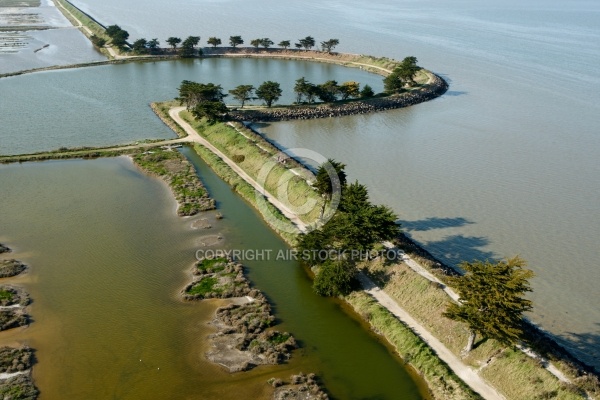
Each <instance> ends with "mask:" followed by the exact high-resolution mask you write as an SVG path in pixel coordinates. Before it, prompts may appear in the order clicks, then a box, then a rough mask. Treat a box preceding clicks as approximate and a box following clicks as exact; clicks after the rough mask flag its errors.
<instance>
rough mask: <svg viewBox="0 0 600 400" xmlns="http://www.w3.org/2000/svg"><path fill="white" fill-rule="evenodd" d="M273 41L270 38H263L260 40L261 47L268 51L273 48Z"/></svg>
mask: <svg viewBox="0 0 600 400" xmlns="http://www.w3.org/2000/svg"><path fill="white" fill-rule="evenodd" d="M273 44H274V43H273V41H272V40H271V39H269V38H262V39H260V45H261V46H262V47H264V48H265V49H268V48H269V47H271V46H273Z"/></svg>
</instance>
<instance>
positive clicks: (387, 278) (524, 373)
mask: <svg viewBox="0 0 600 400" xmlns="http://www.w3.org/2000/svg"><path fill="white" fill-rule="evenodd" d="M363 267H364V270H365V271H366V272H367V273H368V275H369V276H370V277H371V279H373V280H374V281H375V282H376V283H377V284H378V286H379V287H381V288H382V289H383V290H384V291H385V292H386V293H387V294H388V295H389V296H390V297H392V298H393V299H394V300H395V301H396V302H397V303H398V304H399V305H400V306H401V307H402V308H404V309H405V310H406V311H407V312H408V313H410V315H411V316H412V317H413V318H414V319H416V320H417V321H418V322H419V323H420V324H422V325H423V326H425V327H426V328H427V329H428V330H429V331H430V332H431V333H432V334H433V335H434V336H435V337H437V338H438V339H439V340H440V341H441V342H442V343H443V344H444V345H445V346H446V347H448V348H449V349H450V350H451V351H452V352H453V353H454V354H456V355H459V354H460V352H461V350H462V348H463V347H464V346H465V344H466V343H467V337H468V330H467V326H466V325H465V324H463V323H460V322H457V321H453V320H450V319H448V318H446V317H444V316H443V315H442V314H443V312H444V311H445V309H446V305H447V304H448V302H449V301H450V298H449V297H448V295H447V294H446V293H445V292H444V291H443V290H442V287H441V286H440V285H439V284H437V283H434V282H431V281H429V280H428V279H426V278H424V277H422V276H421V275H419V274H417V273H416V272H415V271H413V270H412V269H411V268H410V267H408V266H407V265H406V264H404V263H390V262H384V261H383V260H374V261H370V262H368V263H365V264H364V265H363ZM386 336H387V335H386ZM463 362H464V363H465V364H467V365H469V366H471V367H473V368H474V369H475V370H478V371H479V374H480V375H481V376H482V377H484V378H485V379H486V381H487V382H489V383H490V384H491V385H492V386H494V387H495V388H496V389H497V390H498V391H500V392H501V393H502V394H503V395H504V396H505V397H506V398H507V399H515V400H532V399H533V400H535V399H551V398H552V399H554V398H559V399H582V398H585V396H584V394H583V393H582V392H581V390H580V389H578V388H577V387H575V386H574V385H568V384H565V383H562V382H560V381H559V380H558V378H556V377H555V376H554V375H552V374H551V373H550V372H548V371H547V370H546V369H544V368H543V366H542V365H541V364H540V363H539V362H538V361H536V360H534V359H533V358H530V357H528V356H527V355H525V354H524V353H523V352H521V351H520V350H516V349H512V348H508V347H506V346H503V345H501V344H500V343H498V342H497V341H495V340H485V341H482V342H480V343H478V344H477V346H476V348H475V349H474V350H472V351H471V352H470V353H469V355H468V356H467V357H466V358H463Z"/></svg>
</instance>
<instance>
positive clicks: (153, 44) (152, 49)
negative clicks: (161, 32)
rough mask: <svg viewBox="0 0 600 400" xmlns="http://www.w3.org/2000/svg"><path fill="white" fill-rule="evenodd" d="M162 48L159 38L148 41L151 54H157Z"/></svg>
mask: <svg viewBox="0 0 600 400" xmlns="http://www.w3.org/2000/svg"><path fill="white" fill-rule="evenodd" d="M159 46H160V42H159V41H158V38H154V39H150V40H149V41H148V49H150V53H152V54H156V53H157V51H158V49H159Z"/></svg>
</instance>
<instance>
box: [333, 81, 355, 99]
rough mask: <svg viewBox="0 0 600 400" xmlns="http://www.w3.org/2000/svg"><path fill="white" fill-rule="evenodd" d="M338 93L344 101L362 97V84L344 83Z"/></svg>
mask: <svg viewBox="0 0 600 400" xmlns="http://www.w3.org/2000/svg"><path fill="white" fill-rule="evenodd" d="M338 92H339V93H340V95H341V96H342V100H347V99H348V98H349V97H358V96H360V84H359V83H358V82H354V81H348V82H344V83H342V84H341V85H340V86H339V87H338Z"/></svg>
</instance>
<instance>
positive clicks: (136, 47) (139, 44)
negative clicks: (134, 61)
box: [131, 38, 148, 54]
mask: <svg viewBox="0 0 600 400" xmlns="http://www.w3.org/2000/svg"><path fill="white" fill-rule="evenodd" d="M131 48H132V49H133V51H135V52H136V53H138V54H144V53H147V50H148V41H147V40H146V39H144V38H141V39H138V40H136V41H135V42H133V44H132V45H131Z"/></svg>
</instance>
